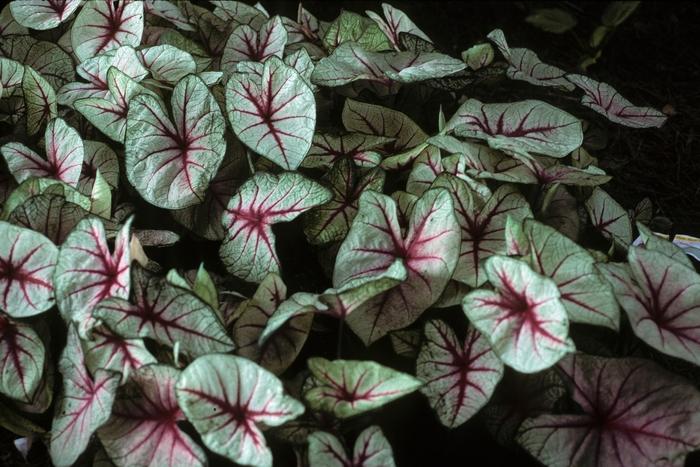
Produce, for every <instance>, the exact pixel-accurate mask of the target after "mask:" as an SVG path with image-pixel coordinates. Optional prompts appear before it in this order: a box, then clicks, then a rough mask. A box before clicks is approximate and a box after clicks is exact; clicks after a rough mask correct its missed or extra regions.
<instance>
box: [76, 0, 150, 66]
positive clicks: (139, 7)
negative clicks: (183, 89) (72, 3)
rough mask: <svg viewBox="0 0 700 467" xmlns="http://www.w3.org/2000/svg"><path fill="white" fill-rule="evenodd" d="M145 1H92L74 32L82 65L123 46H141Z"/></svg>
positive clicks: (78, 19)
mask: <svg viewBox="0 0 700 467" xmlns="http://www.w3.org/2000/svg"><path fill="white" fill-rule="evenodd" d="M142 34H143V2H119V3H114V2H109V1H107V2H101V1H100V2H88V3H87V5H85V6H84V7H83V9H82V10H80V13H78V16H77V17H76V18H75V21H74V22H73V26H72V29H71V35H70V36H71V44H72V46H73V53H75V56H76V57H78V59H79V60H80V61H81V62H82V61H85V60H87V59H89V58H92V57H96V56H97V55H100V54H103V53H105V52H108V51H110V50H112V49H116V48H118V47H120V46H123V45H130V46H132V47H134V48H135V47H138V46H139V45H141V35H142Z"/></svg>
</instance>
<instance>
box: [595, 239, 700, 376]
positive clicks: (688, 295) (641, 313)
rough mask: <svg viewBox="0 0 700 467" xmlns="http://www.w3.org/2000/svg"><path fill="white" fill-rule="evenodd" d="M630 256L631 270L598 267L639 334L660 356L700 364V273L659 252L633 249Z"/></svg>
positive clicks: (607, 266)
mask: <svg viewBox="0 0 700 467" xmlns="http://www.w3.org/2000/svg"><path fill="white" fill-rule="evenodd" d="M627 256H628V260H629V267H627V265H625V264H616V263H608V264H599V265H598V266H597V267H598V268H599V270H600V271H601V272H602V273H603V274H605V277H606V278H607V279H608V281H609V282H610V283H611V284H612V285H613V287H614V289H615V294H616V297H617V300H618V301H619V302H620V305H621V306H622V308H623V309H624V310H625V312H627V317H628V318H629V320H630V324H631V325H632V330H633V331H634V333H635V334H636V335H637V337H639V338H640V339H642V340H643V341H644V342H646V343H647V344H649V345H650V346H652V347H653V348H655V349H656V350H659V351H660V352H663V353H665V354H667V355H672V356H674V357H677V358H680V359H683V360H686V361H689V362H691V363H694V364H696V365H700V275H698V274H697V273H696V272H695V271H694V270H693V269H692V268H689V267H687V266H686V265H684V264H682V263H679V262H677V261H675V260H674V259H672V258H670V257H668V256H666V255H664V254H663V253H660V252H657V251H653V250H647V249H644V248H640V247H631V248H630V250H629V252H628V255H627Z"/></svg>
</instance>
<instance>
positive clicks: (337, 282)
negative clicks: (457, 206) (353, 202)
mask: <svg viewBox="0 0 700 467" xmlns="http://www.w3.org/2000/svg"><path fill="white" fill-rule="evenodd" d="M458 251H459V225H458V224H457V220H456V219H455V216H454V213H453V204H452V198H451V197H450V194H449V192H448V191H447V190H445V189H442V188H440V189H435V190H428V191H426V192H425V194H424V195H423V196H422V197H421V198H420V199H419V200H418V201H417V202H416V204H415V206H414V208H413V210H412V213H411V219H410V222H409V227H408V231H407V232H406V233H405V234H403V233H402V231H401V228H400V226H399V219H398V212H397V209H396V203H395V202H394V200H393V199H391V198H390V197H388V196H385V195H382V194H379V193H376V192H373V191H366V192H364V193H363V194H362V196H361V197H360V209H359V212H358V213H357V217H355V220H354V222H353V224H352V227H351V228H350V232H349V233H348V236H347V237H346V238H345V241H344V242H343V244H342V245H341V247H340V250H339V251H338V257H337V260H336V263H335V271H334V272H333V285H334V286H335V287H336V288H342V287H343V286H345V285H346V284H348V283H349V282H351V281H353V280H355V279H358V278H362V277H372V276H378V275H380V274H382V273H383V272H385V271H386V270H387V269H389V267H391V266H392V264H393V263H394V262H395V260H397V259H402V260H403V261H404V264H405V266H406V268H407V269H408V278H407V279H406V280H405V281H404V282H401V283H400V284H399V285H397V286H396V287H394V288H392V289H390V290H388V291H387V292H384V293H382V294H380V295H378V296H376V297H375V298H373V299H372V300H370V301H368V302H367V303H365V304H364V305H363V306H362V307H360V308H359V309H357V310H355V311H354V312H353V313H352V314H350V316H349V317H348V320H347V322H348V325H349V326H350V328H351V329H352V330H353V332H355V334H357V335H358V336H359V337H360V338H361V339H362V340H363V342H364V343H365V344H366V345H369V344H371V343H372V342H374V341H376V340H377V339H379V338H381V337H382V336H384V335H385V334H387V333H388V332H389V331H393V330H396V329H401V328H403V327H406V326H408V325H409V324H411V323H412V322H414V321H415V320H416V319H417V318H418V317H419V316H420V315H421V314H422V313H423V312H424V311H425V310H426V309H427V308H428V307H429V306H430V305H432V304H433V303H435V302H436V301H437V300H438V298H440V295H441V294H442V291H443V290H444V288H445V286H446V285H447V283H448V281H449V280H450V277H451V276H452V273H453V272H454V269H455V266H456V264H457V259H458V256H459V255H458Z"/></svg>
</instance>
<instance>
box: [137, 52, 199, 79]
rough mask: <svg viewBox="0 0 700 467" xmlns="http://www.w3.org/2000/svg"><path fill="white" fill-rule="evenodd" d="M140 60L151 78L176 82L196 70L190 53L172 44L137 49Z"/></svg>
mask: <svg viewBox="0 0 700 467" xmlns="http://www.w3.org/2000/svg"><path fill="white" fill-rule="evenodd" d="M139 55H140V58H141V62H142V63H143V65H144V66H145V67H146V68H148V71H150V72H151V76H153V79H155V80H158V81H163V82H166V83H170V84H176V83H177V82H178V81H180V80H181V79H182V78H184V77H185V76H187V75H189V74H191V73H195V72H196V71H197V64H196V63H195V61H194V58H192V55H190V54H189V53H187V52H185V51H184V50H180V49H178V48H177V47H173V46H172V45H168V44H164V45H156V46H154V47H147V48H145V49H143V50H140V51H139Z"/></svg>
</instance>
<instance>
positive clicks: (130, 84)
mask: <svg viewBox="0 0 700 467" xmlns="http://www.w3.org/2000/svg"><path fill="white" fill-rule="evenodd" d="M107 87H108V89H109V95H108V96H106V97H104V98H103V97H97V96H95V97H88V98H85V99H83V98H80V99H77V100H76V101H75V102H73V107H74V108H75V110H77V111H78V112H80V113H81V114H83V116H84V117H85V118H86V119H87V120H88V121H89V122H90V123H91V124H92V125H93V126H94V127H96V128H97V129H98V130H100V131H101V132H102V133H104V134H105V135H106V136H108V137H110V138H111V139H112V140H114V141H117V142H119V143H123V142H124V137H125V135H126V122H127V115H128V113H129V102H130V101H131V99H132V98H133V97H135V96H137V95H139V94H149V95H152V96H153V97H155V94H153V93H152V92H151V91H149V90H148V89H146V88H144V87H143V86H141V85H140V84H138V83H137V82H136V81H135V80H133V79H131V78H130V77H129V76H128V75H126V74H125V73H122V72H121V71H119V70H118V69H117V68H116V67H110V68H109V71H108V72H107Z"/></svg>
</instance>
